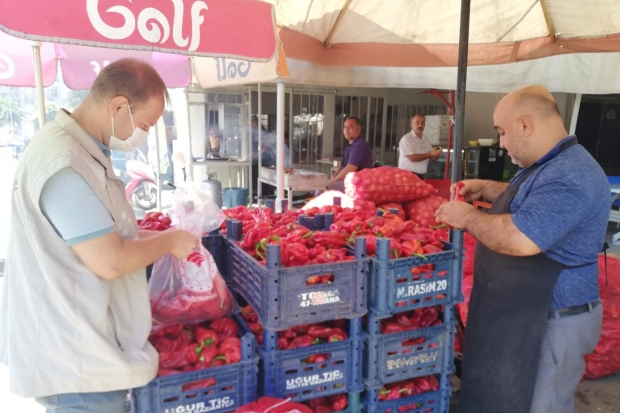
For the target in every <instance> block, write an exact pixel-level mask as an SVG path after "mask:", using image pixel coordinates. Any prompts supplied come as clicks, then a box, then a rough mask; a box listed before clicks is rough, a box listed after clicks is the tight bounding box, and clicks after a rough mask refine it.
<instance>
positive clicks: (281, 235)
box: [238, 222, 355, 284]
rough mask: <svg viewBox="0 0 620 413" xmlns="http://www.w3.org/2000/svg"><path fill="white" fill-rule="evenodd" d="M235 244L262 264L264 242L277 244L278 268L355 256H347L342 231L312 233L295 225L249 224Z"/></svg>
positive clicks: (321, 262) (336, 260)
mask: <svg viewBox="0 0 620 413" xmlns="http://www.w3.org/2000/svg"><path fill="white" fill-rule="evenodd" d="M238 244H239V246H240V247H241V248H243V249H244V250H245V251H246V252H247V253H248V254H250V255H251V256H252V257H254V258H256V259H257V260H258V261H259V262H260V263H261V264H263V265H265V263H266V253H267V245H270V244H275V245H280V247H281V253H280V261H281V265H282V267H298V266H302V265H310V264H326V263H331V262H340V261H352V260H354V259H355V257H353V256H348V255H347V249H346V245H347V237H346V236H345V235H344V234H342V233H338V232H334V231H325V232H312V231H310V230H309V229H308V228H306V227H304V226H301V225H297V224H287V225H283V226H279V227H274V226H270V225H268V224H267V223H262V222H261V223H256V224H253V225H251V226H248V227H247V232H246V233H245V235H244V236H243V239H242V240H241V241H239V242H238ZM310 284H312V283H310Z"/></svg>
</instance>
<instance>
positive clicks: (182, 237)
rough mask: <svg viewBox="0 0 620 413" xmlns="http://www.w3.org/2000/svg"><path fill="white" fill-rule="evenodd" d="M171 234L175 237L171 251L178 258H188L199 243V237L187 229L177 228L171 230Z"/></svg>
mask: <svg viewBox="0 0 620 413" xmlns="http://www.w3.org/2000/svg"><path fill="white" fill-rule="evenodd" d="M170 235H172V236H173V237H174V239H173V241H172V242H173V247H172V250H171V251H170V253H171V254H172V255H174V256H175V257H177V258H181V259H184V258H187V257H188V256H189V254H191V253H192V251H193V250H194V248H196V246H197V245H198V238H196V237H195V236H193V235H192V234H190V233H189V232H187V231H183V230H180V229H175V230H172V231H170Z"/></svg>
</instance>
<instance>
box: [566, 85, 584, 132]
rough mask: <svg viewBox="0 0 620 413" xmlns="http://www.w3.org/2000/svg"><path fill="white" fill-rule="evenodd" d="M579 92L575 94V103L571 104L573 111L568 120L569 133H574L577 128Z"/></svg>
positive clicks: (579, 102)
mask: <svg viewBox="0 0 620 413" xmlns="http://www.w3.org/2000/svg"><path fill="white" fill-rule="evenodd" d="M581 96H582V95H581V93H577V95H576V96H575V103H574V104H573V113H572V115H571V120H570V129H569V132H568V133H569V134H570V135H574V134H575V130H576V129H577V118H579V107H580V106H581Z"/></svg>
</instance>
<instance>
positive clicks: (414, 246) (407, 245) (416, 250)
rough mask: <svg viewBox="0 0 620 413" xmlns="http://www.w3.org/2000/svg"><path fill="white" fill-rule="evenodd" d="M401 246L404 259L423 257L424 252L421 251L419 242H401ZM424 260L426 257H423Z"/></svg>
mask: <svg viewBox="0 0 620 413" xmlns="http://www.w3.org/2000/svg"><path fill="white" fill-rule="evenodd" d="M401 246H402V248H403V255H404V256H406V257H412V256H414V255H415V256H420V257H422V256H423V255H424V250H423V249H422V244H420V242H419V241H417V240H414V241H403V242H402V243H401ZM424 258H426V257H424Z"/></svg>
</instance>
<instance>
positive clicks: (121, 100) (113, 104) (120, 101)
mask: <svg viewBox="0 0 620 413" xmlns="http://www.w3.org/2000/svg"><path fill="white" fill-rule="evenodd" d="M128 105H129V100H127V98H126V97H125V96H116V97H114V98H112V99H111V100H110V102H109V103H108V112H109V113H110V117H112V118H113V117H115V116H116V115H117V114H118V113H119V112H120V111H121V110H122V109H123V108H126V107H127V106H128Z"/></svg>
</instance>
